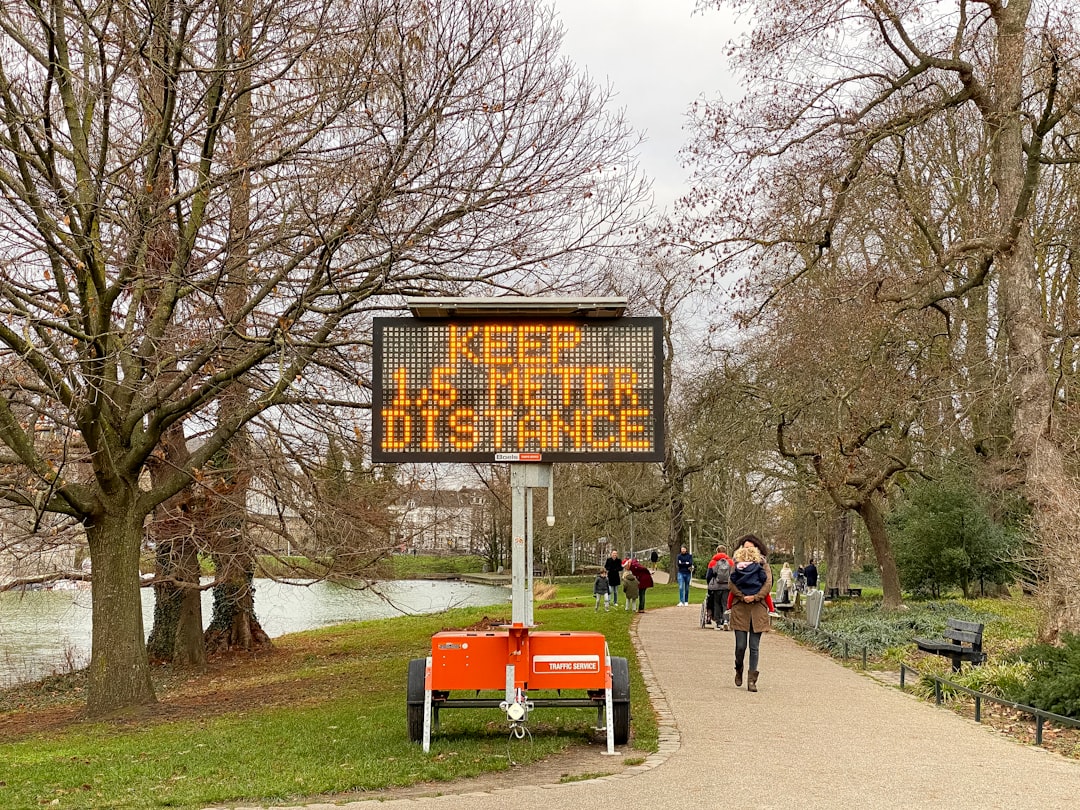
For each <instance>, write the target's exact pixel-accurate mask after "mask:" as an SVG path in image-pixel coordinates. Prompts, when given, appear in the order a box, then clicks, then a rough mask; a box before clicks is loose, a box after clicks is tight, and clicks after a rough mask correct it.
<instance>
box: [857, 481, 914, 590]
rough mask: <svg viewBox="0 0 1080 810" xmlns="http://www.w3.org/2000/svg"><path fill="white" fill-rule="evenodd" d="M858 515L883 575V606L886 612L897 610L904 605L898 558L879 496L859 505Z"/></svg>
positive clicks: (871, 497)
mask: <svg viewBox="0 0 1080 810" xmlns="http://www.w3.org/2000/svg"><path fill="white" fill-rule="evenodd" d="M858 513H859V517H861V518H862V520H863V523H865V524H866V531H867V533H869V535H870V543H871V545H873V547H874V556H875V557H877V566H878V572H879V573H880V574H881V590H882V600H881V606H882V607H883V608H884V609H886V610H896V609H897V608H899V607H900V605H901V604H902V603H903V598H902V596H901V593H900V574H899V572H898V571H897V569H896V558H895V557H894V556H893V551H892V544H891V543H890V542H889V535H888V533H887V532H886V531H885V519H884V517H883V516H882V514H881V509H880V508H879V507H878V504H877V496H875V495H871V496H870V497H869V498H866V499H865V500H864V501H863V502H862V503H861V504H859V508H858Z"/></svg>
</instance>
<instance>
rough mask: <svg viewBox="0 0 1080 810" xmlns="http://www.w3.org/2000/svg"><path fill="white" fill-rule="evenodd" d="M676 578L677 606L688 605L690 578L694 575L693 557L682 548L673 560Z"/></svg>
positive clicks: (684, 547)
mask: <svg viewBox="0 0 1080 810" xmlns="http://www.w3.org/2000/svg"><path fill="white" fill-rule="evenodd" d="M675 568H676V574H675V575H676V576H677V577H678V579H679V606H680V607H682V606H683V605H689V604H690V577H691V576H693V573H694V557H693V555H691V554H689V553H688V552H687V551H686V546H683V547H682V550H681V551H680V552H679V556H678V557H676V558H675Z"/></svg>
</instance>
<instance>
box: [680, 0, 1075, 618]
mask: <svg viewBox="0 0 1080 810" xmlns="http://www.w3.org/2000/svg"><path fill="white" fill-rule="evenodd" d="M700 5H702V6H708V7H719V6H731V7H735V8H739V7H745V6H747V4H746V3H745V2H742V0H730V1H729V0H706V1H705V2H702V3H701V4H700ZM1070 8H1071V7H1070V6H1069V5H1068V4H1066V3H1063V2H1056V0H1045V2H1041V3H1036V2H1034V0H1010V1H1009V2H1008V3H1005V2H1001V1H1000V0H957V1H956V2H950V3H941V2H937V1H936V0H913V1H912V2H892V0H838V2H834V3H828V4H820V3H811V2H805V1H804V0H798V2H795V3H790V2H784V3H780V2H772V1H771V0H767V1H766V2H763V3H756V4H755V27H754V29H753V31H752V33H751V34H750V35H749V36H748V39H747V45H748V47H745V48H741V49H739V51H738V54H737V64H738V65H739V67H740V68H742V69H743V70H744V71H745V73H746V75H747V78H748V79H749V81H750V84H751V86H754V87H755V91H754V92H753V93H752V94H750V95H749V96H748V97H747V98H746V99H745V100H744V101H742V102H741V103H739V104H737V105H722V104H718V105H709V106H708V107H707V109H705V108H703V109H702V110H701V111H700V118H699V122H698V131H699V133H700V134H701V138H700V139H698V140H697V142H696V143H695V145H694V147H693V150H692V151H693V152H694V154H695V155H696V157H697V158H699V159H700V160H701V164H700V165H701V166H702V168H703V169H705V170H706V171H707V172H708V177H709V178H711V179H710V180H704V179H703V183H702V185H701V186H700V187H699V188H698V189H697V190H696V193H695V194H694V195H692V196H691V198H690V200H689V201H690V203H691V204H692V205H695V206H697V208H696V212H695V215H693V216H691V217H690V218H688V220H687V224H688V230H687V231H686V232H685V233H684V234H683V236H684V238H686V239H687V241H691V242H693V243H695V244H696V245H697V246H698V247H699V248H701V249H713V248H715V249H717V251H718V253H719V255H720V256H721V263H724V264H727V266H729V267H730V266H735V263H736V262H738V260H739V259H746V260H747V261H749V263H750V266H751V267H753V268H754V269H766V268H777V267H781V268H784V267H786V268H787V273H786V274H785V276H784V277H782V278H780V279H778V281H777V284H776V287H775V288H776V289H780V288H782V287H784V286H786V285H787V284H789V283H792V282H794V281H797V280H798V279H799V278H801V277H802V276H803V275H804V274H806V273H807V272H811V271H812V270H813V269H814V268H815V267H816V266H817V265H818V263H819V262H821V261H822V260H823V259H825V258H827V257H829V256H831V255H833V254H834V253H835V252H836V249H835V246H837V245H838V244H842V243H843V239H842V236H843V234H844V232H845V231H846V230H848V229H849V228H851V227H852V226H853V224H854V227H856V228H864V227H865V222H866V219H867V216H868V214H870V215H871V216H873V217H876V218H878V219H879V221H880V222H882V223H889V225H893V226H895V225H899V226H900V227H902V228H904V229H905V230H908V231H910V232H918V233H919V234H920V236H919V237H918V239H917V241H916V242H915V243H914V244H915V245H916V246H917V248H918V252H920V253H921V254H922V256H923V259H924V263H923V264H921V265H916V266H915V267H913V268H909V270H910V272H907V273H901V275H899V276H897V275H894V274H895V273H896V272H897V271H899V270H901V267H900V265H899V264H898V263H896V262H893V263H891V264H889V265H888V266H882V268H881V272H880V279H879V280H880V284H881V286H880V288H879V289H878V292H877V295H878V297H879V298H880V299H881V300H883V301H891V302H893V303H894V304H895V305H896V306H897V308H922V309H927V310H936V311H938V312H942V313H946V314H949V315H951V314H952V313H951V310H952V309H954V308H955V306H956V305H957V302H961V301H963V300H964V299H965V297H966V296H967V294H968V293H969V292H971V291H973V290H976V289H977V288H978V287H981V286H984V285H986V284H988V283H996V285H997V286H996V289H995V295H994V297H993V298H992V299H991V300H992V304H991V306H994V307H996V308H997V311H998V313H999V314H1000V322H1001V326H1002V334H1003V335H1004V336H1005V340H1004V341H1003V343H1004V345H1003V353H1004V356H1005V358H1006V359H1007V363H1008V378H1007V382H1008V389H1009V400H1010V406H1011V407H1010V409H1009V410H1010V412H1011V424H1010V425H1009V436H1007V437H1005V443H1007V454H1008V457H1007V459H1006V460H1007V461H1008V462H1009V463H1008V465H1007V467H1008V472H1009V474H1010V477H1011V479H1012V481H1013V482H1015V484H1018V485H1019V486H1021V487H1022V488H1023V491H1024V493H1025V495H1026V497H1027V499H1028V500H1029V502H1030V503H1031V504H1032V505H1033V507H1034V512H1035V516H1036V517H1035V527H1034V528H1035V529H1036V530H1037V533H1038V535H1039V539H1040V542H1042V543H1043V544H1044V545H1045V554H1044V559H1045V560H1046V561H1047V565H1046V566H1045V586H1046V587H1045V588H1044V595H1045V596H1046V597H1047V600H1046V605H1047V609H1048V612H1047V617H1048V618H1047V626H1046V627H1045V628H1044V629H1045V634H1046V635H1047V636H1048V637H1051V638H1052V637H1055V636H1057V635H1058V634H1059V633H1060V632H1061V631H1063V630H1072V631H1076V630H1078V629H1080V607H1078V605H1080V590H1078V589H1080V584H1078V583H1080V576H1078V571H1080V552H1078V551H1077V549H1080V542H1078V540H1080V538H1078V536H1077V530H1076V526H1075V523H1072V522H1070V519H1069V516H1068V514H1067V510H1068V507H1067V504H1072V503H1075V502H1076V501H1077V498H1078V493H1080V487H1078V485H1077V481H1076V480H1075V478H1074V477H1072V476H1071V475H1070V474H1069V472H1068V465H1067V453H1068V450H1069V448H1068V442H1067V439H1066V437H1065V436H1064V435H1063V434H1062V432H1061V431H1060V430H1059V425H1058V420H1056V419H1055V418H1054V417H1055V409H1056V407H1058V405H1057V404H1056V400H1055V396H1054V394H1055V390H1054V389H1055V386H1054V384H1053V380H1052V378H1051V376H1050V375H1049V374H1048V373H1047V370H1048V369H1052V368H1054V365H1055V363H1054V362H1053V358H1054V356H1055V353H1056V352H1057V350H1058V349H1059V348H1060V346H1061V337H1062V336H1061V335H1060V334H1058V335H1055V330H1054V329H1052V328H1050V326H1051V324H1049V323H1048V322H1047V319H1046V312H1047V309H1046V306H1045V299H1044V297H1043V296H1044V289H1043V286H1042V283H1041V282H1042V278H1041V277H1040V273H1039V265H1038V262H1037V256H1036V242H1035V227H1034V226H1035V223H1036V221H1037V217H1036V201H1037V200H1038V199H1039V192H1040V190H1041V189H1043V188H1045V187H1046V185H1047V184H1048V183H1052V182H1053V179H1054V177H1055V174H1057V173H1059V167H1062V166H1065V165H1067V164H1072V163H1075V162H1076V154H1075V151H1074V148H1073V145H1072V144H1073V136H1074V133H1075V127H1074V123H1075V119H1076V105H1077V93H1078V92H1080V84H1078V82H1077V73H1076V56H1077V54H1076V51H1075V45H1074V44H1073V43H1074V42H1075V38H1076V37H1075V34H1076V31H1075V15H1072V14H1070V13H1069V10H1070ZM796 21H797V22H796ZM838 43H841V44H840V45H838ZM843 43H851V45H850V46H847V45H846V44H843ZM775 77H782V80H783V82H784V90H783V92H777V91H776V88H777V80H776V79H775ZM960 117H966V118H967V120H969V121H972V122H974V123H975V124H976V126H977V129H978V131H979V137H978V143H979V149H981V150H982V153H983V155H984V161H985V167H986V176H988V177H989V179H990V180H991V182H992V186H990V187H987V188H984V189H983V190H982V191H984V192H985V193H980V194H975V195H969V196H966V197H965V195H964V194H963V193H961V192H959V189H958V188H956V187H954V185H953V184H954V183H956V184H957V185H968V186H969V187H972V186H974V185H975V184H974V183H973V182H972V181H971V179H970V178H971V176H972V175H962V176H961V177H960V178H959V181H958V182H957V181H954V180H953V179H952V178H950V179H948V181H946V182H943V181H942V178H941V176H940V175H938V174H937V173H936V172H935V170H933V169H926V168H925V167H926V165H927V161H926V155H925V154H924V153H923V152H922V150H921V149H920V148H919V146H920V143H919V140H920V138H919V136H920V133H925V132H927V131H932V132H935V133H942V132H948V131H949V130H948V125H949V123H950V121H956V120H959V118H960ZM913 145H914V148H912V147H913ZM888 165H891V166H892V167H893V168H894V170H896V169H899V168H901V167H903V168H906V167H909V166H910V167H911V168H912V169H913V170H914V171H915V172H916V173H917V174H919V175H921V181H922V186H923V188H924V189H931V190H932V192H930V193H933V194H935V195H936V198H937V201H938V202H939V203H940V202H942V201H946V202H947V203H948V204H950V205H955V206H957V207H956V208H955V209H953V210H954V211H955V213H956V216H955V217H954V216H943V215H942V212H943V210H945V209H944V208H942V207H938V208H931V209H930V212H931V213H932V215H931V216H921V213H924V212H926V211H927V209H926V208H925V207H922V206H912V207H909V206H907V205H906V199H905V197H904V195H903V194H902V193H900V192H899V189H900V187H899V186H898V191H897V193H885V190H886V188H887V187H886V186H884V185H882V186H880V188H881V189H882V195H881V196H880V197H879V198H878V200H877V202H878V203H880V204H875V201H873V200H870V199H869V198H868V197H867V196H866V195H865V194H857V193H853V192H855V191H856V190H857V189H858V188H859V187H860V185H861V184H863V183H864V181H865V180H866V178H867V177H870V176H875V177H881V176H882V174H883V167H885V166H888ZM808 169H813V173H812V176H813V178H815V180H814V181H813V182H810V183H804V184H803V185H802V187H803V189H804V190H805V192H806V193H805V195H804V196H803V197H802V200H801V207H802V209H803V213H804V216H803V217H802V222H803V225H804V227H802V228H801V229H799V230H798V231H791V230H786V228H787V225H788V224H789V223H776V226H775V227H770V226H769V223H766V222H763V221H762V220H761V219H760V218H756V217H755V216H754V215H753V214H754V209H755V207H757V206H761V205H762V204H763V203H767V202H768V201H769V200H771V199H772V198H773V197H774V195H775V192H776V191H777V189H778V188H781V187H783V186H794V185H796V184H798V178H797V176H796V175H797V173H798V172H807V170H808ZM894 173H896V174H899V173H900V172H899V171H895V172H894ZM704 177H705V174H704V172H703V178H704ZM939 184H940V185H939ZM789 199H790V198H789ZM868 202H869V203H870V206H871V207H870V208H869V209H868V208H867V207H865V206H866V204H867V203H868ZM766 207H769V208H771V206H766ZM721 212H723V213H721ZM710 214H712V216H711V217H710ZM957 223H960V224H961V225H962V227H959V228H958V227H955V226H956V225H957ZM710 227H711V231H710ZM690 228H692V229H693V230H692V231H691V230H690ZM868 258H869V259H870V260H871V263H872V262H873V259H874V256H873V254H871V255H870V256H869V257H868ZM744 266H745V265H744ZM758 303H759V305H760V304H761V302H760V301H759V302H758ZM765 303H766V305H767V303H768V301H766V302H765ZM1058 402H1059V401H1058ZM987 413H988V414H993V413H994V410H993V409H991V410H990V411H987ZM999 413H1000V412H999ZM1070 526H1071V528H1070Z"/></svg>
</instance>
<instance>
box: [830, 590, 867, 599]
mask: <svg viewBox="0 0 1080 810" xmlns="http://www.w3.org/2000/svg"><path fill="white" fill-rule="evenodd" d="M841 596H853V597H855V598H856V599H861V598H862V588H848V589H847V591H846V592H845V593H840V589H839V588H829V590H828V593H826V594H825V598H826V599H839V598H840V597H841Z"/></svg>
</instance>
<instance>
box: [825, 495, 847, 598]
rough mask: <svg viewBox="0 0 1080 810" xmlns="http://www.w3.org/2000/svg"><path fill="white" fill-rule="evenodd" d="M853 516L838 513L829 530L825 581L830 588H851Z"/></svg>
mask: <svg viewBox="0 0 1080 810" xmlns="http://www.w3.org/2000/svg"><path fill="white" fill-rule="evenodd" d="M851 529H852V526H851V514H850V513H849V512H848V511H847V510H842V511H838V512H837V514H836V517H835V518H834V519H833V521H832V526H830V528H829V535H828V543H827V546H826V549H825V581H826V582H827V583H828V587H830V588H839V589H840V590H842V591H846V590H847V589H848V588H849V587H850V586H851V546H852V531H851Z"/></svg>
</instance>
